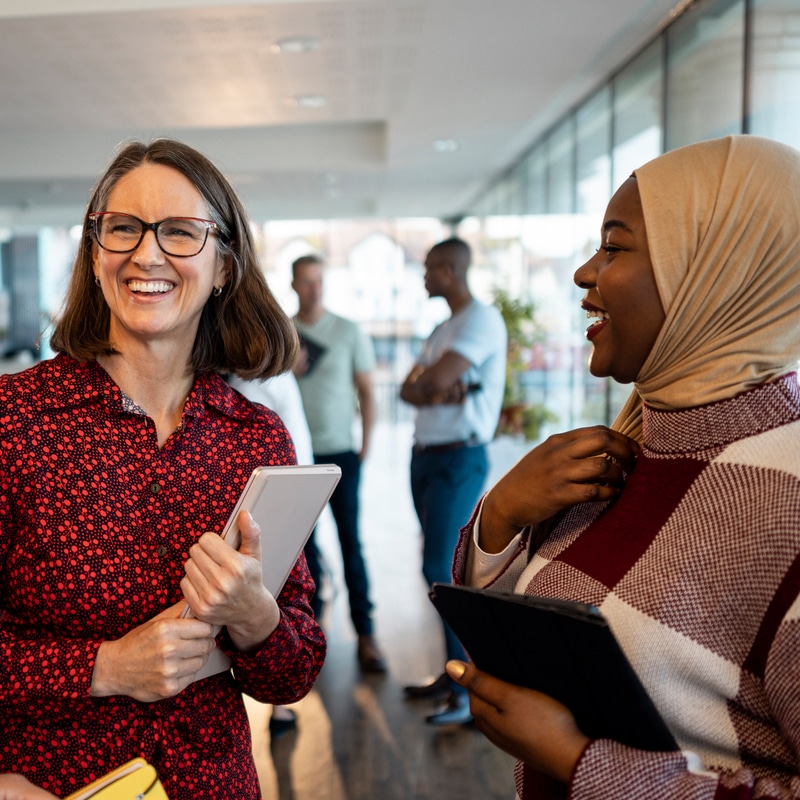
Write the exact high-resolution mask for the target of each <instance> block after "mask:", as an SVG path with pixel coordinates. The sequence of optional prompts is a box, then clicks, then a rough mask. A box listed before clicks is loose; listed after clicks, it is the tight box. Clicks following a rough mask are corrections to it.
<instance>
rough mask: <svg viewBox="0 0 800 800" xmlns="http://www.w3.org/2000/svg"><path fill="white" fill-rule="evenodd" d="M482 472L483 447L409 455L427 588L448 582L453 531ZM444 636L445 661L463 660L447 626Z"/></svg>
mask: <svg viewBox="0 0 800 800" xmlns="http://www.w3.org/2000/svg"><path fill="white" fill-rule="evenodd" d="M488 471H489V461H488V457H487V455H486V447H485V446H484V445H478V446H475V447H462V448H459V449H457V450H448V451H445V452H425V451H422V452H414V453H413V454H412V456H411V495H412V497H413V499H414V508H415V509H416V511H417V516H418V517H419V521H420V525H421V526H422V538H423V545H422V574H423V575H424V576H425V580H426V581H427V582H428V584H432V583H434V582H438V583H452V577H451V576H452V565H453V553H454V552H455V549H456V545H457V544H458V536H459V531H460V529H461V528H462V527H463V526H464V525H466V523H467V522H468V520H469V517H470V514H471V513H472V511H473V509H474V508H475V504H476V503H477V502H478V498H479V497H480V493H481V490H482V489H483V484H484V482H485V480H486V475H487V473H488ZM443 625H444V623H443ZM444 637H445V649H446V652H447V658H448V659H451V658H457V659H461V660H462V661H463V660H465V653H464V648H463V647H462V646H461V643H460V642H459V641H458V639H457V638H456V635H455V634H454V633H453V631H452V630H451V629H450V626H449V625H444ZM453 688H454V689H456V688H457V686H456V684H453Z"/></svg>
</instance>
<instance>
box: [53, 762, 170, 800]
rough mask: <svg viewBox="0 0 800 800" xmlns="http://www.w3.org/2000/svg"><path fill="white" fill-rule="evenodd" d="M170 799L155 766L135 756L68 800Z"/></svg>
mask: <svg viewBox="0 0 800 800" xmlns="http://www.w3.org/2000/svg"><path fill="white" fill-rule="evenodd" d="M89 798H92V799H93V800H169V798H168V797H167V794H166V792H165V791H164V787H163V786H162V785H161V781H159V779H158V775H157V773H156V771H155V768H154V767H152V766H150V764H148V763H147V762H146V761H145V760H144V759H143V758H134V759H133V760H132V761H129V762H128V763H127V764H123V765H122V766H121V767H117V768H116V769H115V770H112V771H111V772H109V773H108V774H106V775H103V777H102V778H98V779H97V780H96V781H94V783H90V784H89V785H88V786H85V787H84V788H83V789H81V790H80V791H78V792H75V793H74V794H71V795H70V796H69V797H67V798H66V800H89Z"/></svg>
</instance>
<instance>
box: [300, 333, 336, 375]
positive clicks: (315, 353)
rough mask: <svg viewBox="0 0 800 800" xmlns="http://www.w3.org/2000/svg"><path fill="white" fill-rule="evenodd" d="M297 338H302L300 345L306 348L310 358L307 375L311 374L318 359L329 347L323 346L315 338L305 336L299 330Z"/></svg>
mask: <svg viewBox="0 0 800 800" xmlns="http://www.w3.org/2000/svg"><path fill="white" fill-rule="evenodd" d="M297 338H298V339H299V340H300V347H302V348H305V351H306V355H307V358H308V361H307V363H308V368H307V369H306V371H305V374H306V375H310V374H311V371H312V370H313V369H314V367H315V366H316V364H317V361H319V359H320V358H321V357H322V356H323V355H325V353H326V352H327V350H328V348H327V347H323V346H322V345H321V344H318V343H317V342H315V341H314V340H313V339H309V338H308V337H307V336H303V334H302V333H300V332H299V331H298V334H297Z"/></svg>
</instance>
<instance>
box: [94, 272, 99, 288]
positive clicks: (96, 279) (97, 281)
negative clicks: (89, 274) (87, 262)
mask: <svg viewBox="0 0 800 800" xmlns="http://www.w3.org/2000/svg"><path fill="white" fill-rule="evenodd" d="M94 285H95V286H99V285H100V278H98V277H97V275H95V276H94Z"/></svg>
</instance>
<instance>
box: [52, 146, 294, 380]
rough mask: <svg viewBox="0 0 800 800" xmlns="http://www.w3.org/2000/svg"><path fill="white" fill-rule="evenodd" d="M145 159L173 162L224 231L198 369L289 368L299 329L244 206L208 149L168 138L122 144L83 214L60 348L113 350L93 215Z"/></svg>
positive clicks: (268, 372) (252, 371) (196, 351)
mask: <svg viewBox="0 0 800 800" xmlns="http://www.w3.org/2000/svg"><path fill="white" fill-rule="evenodd" d="M143 164H161V165H164V166H167V167H172V168H173V169H175V170H177V171H178V172H180V173H181V174H182V175H184V176H185V177H186V178H188V179H189V180H190V181H191V182H192V183H193V184H194V186H195V188H196V189H197V190H198V191H199V192H200V194H201V195H202V196H203V197H204V198H205V200H206V202H207V203H208V208H209V214H210V216H211V218H212V219H213V220H214V222H216V223H217V225H218V226H219V235H218V236H216V237H213V239H211V237H209V239H210V241H214V242H216V247H217V251H218V253H219V255H220V256H221V257H223V258H224V259H225V260H226V262H227V265H228V267H229V270H230V273H229V277H228V281H227V283H226V285H225V287H224V291H223V292H222V294H221V295H219V296H218V297H216V296H214V295H212V296H211V297H209V299H208V301H207V302H206V305H205V307H204V308H203V313H202V315H201V317H200V325H199V327H198V329H197V336H196V338H195V342H194V348H193V350H192V359H191V364H192V367H193V369H194V371H195V373H202V372H221V373H233V374H235V375H238V376H240V377H242V378H246V379H250V378H268V377H271V376H272V375H277V374H279V373H281V372H285V371H286V370H287V369H289V368H290V367H291V366H292V364H293V363H294V359H295V357H296V354H297V347H298V345H297V334H296V332H295V328H294V325H293V324H292V322H291V320H290V319H289V318H288V317H287V316H286V314H285V313H284V312H283V310H282V309H281V307H280V305H279V304H278V301H277V300H276V299H275V296H274V295H273V294H272V292H271V291H270V289H269V287H268V286H267V282H266V280H265V278H264V275H263V273H262V272H261V268H260V266H259V264H258V258H257V256H256V250H255V246H254V244H253V239H252V236H251V233H250V224H249V220H248V217H247V212H246V211H245V209H244V206H243V205H242V203H241V201H240V200H239V198H238V197H237V195H236V192H234V190H233V188H232V187H231V185H230V183H229V182H228V181H227V179H226V178H225V177H224V176H223V175H222V173H221V172H220V171H219V170H218V169H217V168H216V167H215V166H214V164H212V163H211V161H210V160H209V159H208V158H206V156H204V155H202V153H199V152H198V151H197V150H195V149H193V148H192V147H189V145H186V144H184V143H182V142H179V141H176V140H175V139H167V138H159V139H155V140H153V141H152V142H150V143H145V142H141V141H133V142H129V143H126V144H123V145H122V147H121V148H120V150H119V151H118V152H117V154H116V156H114V158H113V159H112V161H111V163H110V165H109V167H108V169H107V170H106V171H105V173H104V174H103V176H102V177H101V178H100V180H99V181H98V182H97V184H96V185H95V187H94V189H93V191H92V194H91V197H90V198H89V203H88V206H87V208H86V214H85V216H84V219H83V235H82V237H81V242H80V245H79V247H78V253H77V255H76V256H75V263H74V265H73V268H72V276H71V278H70V283H69V288H68V289H67V297H66V301H65V305H64V311H63V314H62V315H61V317H60V319H59V320H58V322H57V323H56V326H55V330H54V331H53V335H52V337H51V345H52V347H53V349H54V350H56V351H57V352H62V353H67V354H68V355H71V356H72V357H73V358H76V359H77V360H79V361H83V362H85V361H90V360H93V359H95V358H96V357H97V356H98V355H101V354H104V353H111V352H113V347H112V345H111V343H110V341H109V339H108V334H109V325H110V321H111V314H110V311H109V308H108V305H107V303H106V301H105V298H104V297H103V293H102V291H101V289H100V288H99V287H98V286H97V285H96V283H95V278H94V272H93V270H92V255H93V251H94V248H95V247H96V246H97V245H96V244H95V242H94V238H93V234H92V223H91V221H90V220H89V214H90V213H92V212H94V211H107V210H108V209H107V208H106V205H107V203H108V198H109V196H110V195H111V192H112V190H113V188H114V186H115V185H116V184H117V182H118V181H119V180H120V179H121V178H122V177H124V176H125V175H127V174H128V173H129V172H132V171H133V170H134V169H136V168H137V167H139V166H141V165H143Z"/></svg>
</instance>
